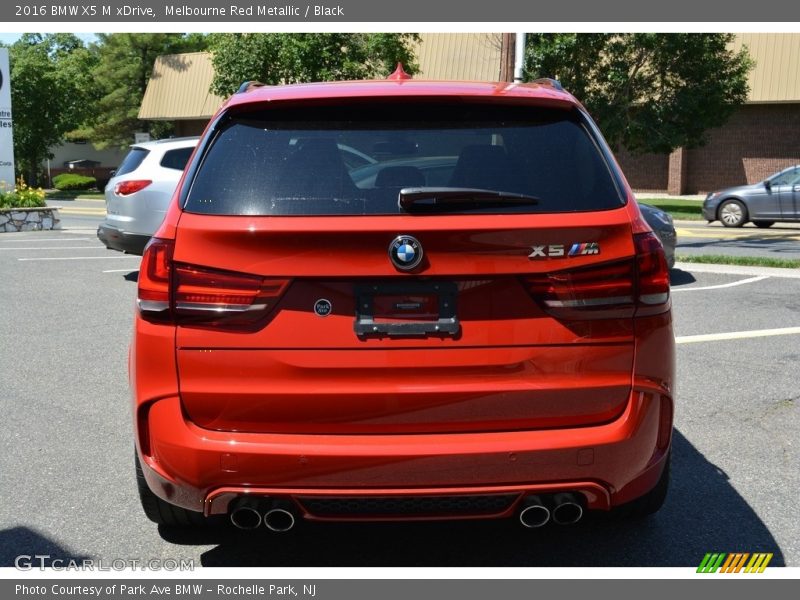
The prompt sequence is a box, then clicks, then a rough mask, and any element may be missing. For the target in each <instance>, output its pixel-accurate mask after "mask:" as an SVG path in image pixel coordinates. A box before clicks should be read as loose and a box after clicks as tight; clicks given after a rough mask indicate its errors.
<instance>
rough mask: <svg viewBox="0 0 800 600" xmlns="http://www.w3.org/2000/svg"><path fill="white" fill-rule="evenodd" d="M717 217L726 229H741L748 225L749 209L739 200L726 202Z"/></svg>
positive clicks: (720, 207) (721, 205) (721, 206)
mask: <svg viewBox="0 0 800 600" xmlns="http://www.w3.org/2000/svg"><path fill="white" fill-rule="evenodd" d="M717 216H718V217H719V221H720V223H722V224H723V225H724V226H725V227H741V226H742V225H744V224H745V223H747V207H746V206H745V205H744V204H742V203H741V202H739V201H738V200H733V199H730V200H725V201H724V202H723V203H722V204H720V205H719V209H718V210H717Z"/></svg>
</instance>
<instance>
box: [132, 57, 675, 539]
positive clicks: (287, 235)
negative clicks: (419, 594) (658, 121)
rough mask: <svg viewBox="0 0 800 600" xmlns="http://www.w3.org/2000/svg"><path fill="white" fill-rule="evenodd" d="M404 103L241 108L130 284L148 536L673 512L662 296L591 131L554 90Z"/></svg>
mask: <svg viewBox="0 0 800 600" xmlns="http://www.w3.org/2000/svg"><path fill="white" fill-rule="evenodd" d="M404 75H405V74H403V73H402V72H401V71H400V70H398V72H397V73H395V74H394V75H393V76H392V78H391V79H396V80H395V81H392V80H389V81H361V82H335V83H314V84H298V85H289V86H252V85H248V84H245V85H243V86H242V88H241V91H240V92H239V93H236V94H234V95H233V96H232V97H231V98H230V99H229V100H228V101H227V102H226V103H225V105H224V106H223V107H222V108H221V109H220V111H219V113H218V114H217V116H216V117H215V118H214V119H213V120H212V124H211V126H210V127H209V129H208V130H207V132H206V134H205V135H204V137H203V139H202V141H201V142H200V145H199V146H198V148H197V152H196V154H195V155H194V157H193V158H192V159H191V161H190V163H189V165H188V167H187V170H186V177H185V178H184V180H183V181H182V183H181V184H180V188H179V190H178V191H177V193H176V194H175V195H174V197H173V201H172V203H171V204H170V207H169V209H168V211H167V216H166V218H165V220H164V223H163V224H162V226H161V227H160V228H159V230H158V231H157V232H156V234H155V235H154V236H153V238H152V239H151V241H150V243H149V244H148V245H147V248H146V249H145V252H144V256H143V257H142V262H141V268H140V270H139V278H138V288H137V305H136V306H137V308H136V314H135V318H134V328H135V330H134V336H133V342H132V346H131V351H130V354H129V368H130V381H131V387H132V390H133V410H132V414H133V415H134V426H135V445H136V475H137V481H138V485H139V494H140V499H141V503H142V507H143V509H144V511H145V513H146V515H147V516H148V517H149V518H150V519H151V520H153V521H155V522H157V523H161V524H164V525H172V526H180V525H196V524H201V523H204V522H206V521H207V519H208V518H209V517H215V516H219V517H226V518H227V519H229V520H230V521H231V522H232V523H233V525H235V526H236V527H239V528H241V529H249V530H260V531H265V530H270V531H273V532H282V531H287V530H289V529H291V528H292V527H293V526H294V525H295V523H296V522H297V521H298V520H300V519H308V520H313V521H353V520H356V521H358V520H361V521H365V520H379V521H382V520H412V519H421V520H430V519H454V518H459V519H500V518H514V519H516V520H517V521H518V522H519V523H521V525H522V526H524V527H527V528H538V527H542V526H545V525H547V524H548V523H551V522H555V523H557V524H559V525H569V524H573V523H576V522H578V521H579V520H580V519H581V518H582V517H583V516H584V515H585V514H586V512H587V511H611V510H614V509H622V512H626V513H629V514H631V513H632V514H634V515H639V516H644V515H647V514H651V513H653V512H655V511H657V510H658V509H659V508H660V507H661V505H662V503H663V502H664V499H665V496H666V493H667V488H668V484H669V463H670V448H671V442H672V415H673V393H674V391H673V390H674V376H675V373H674V368H675V365H674V351H675V347H674V343H675V341H674V336H673V331H672V316H671V296H670V287H669V272H668V268H667V261H666V259H665V255H664V249H663V246H662V244H661V243H660V242H659V240H658V239H657V237H656V235H655V234H654V233H653V231H652V229H651V227H650V226H649V225H648V224H647V223H646V222H645V220H644V217H643V216H642V211H640V210H639V208H638V207H637V206H636V203H635V199H634V196H633V193H632V192H631V190H630V189H629V187H628V186H627V184H626V183H625V178H624V177H623V176H622V174H621V173H620V171H619V169H618V167H617V165H616V163H615V162H614V160H613V157H612V155H611V152H610V150H609V148H608V146H607V145H606V143H605V141H604V140H603V138H602V136H601V135H600V132H599V130H598V129H597V127H596V125H595V124H594V122H593V121H592V119H591V118H590V117H589V115H588V114H587V113H586V111H585V110H584V108H583V107H582V106H581V104H580V103H579V102H578V101H577V100H576V99H575V98H574V97H573V96H572V95H570V94H569V93H568V92H565V91H564V90H563V89H562V87H561V85H560V84H559V83H558V82H556V81H553V80H541V81H538V82H533V83H529V84H524V85H514V86H509V85H507V84H492V83H479V82H446V81H435V82H431V81H413V80H409V79H408V78H407V76H404ZM349 149H354V150H355V151H357V152H359V153H363V154H364V155H365V156H367V157H369V160H365V161H364V163H365V164H362V165H361V167H359V169H362V170H361V171H360V175H361V176H359V173H356V171H357V169H353V168H348V166H347V165H348V160H347V157H348V156H350V157H352V156H353V155H354V154H353V152H352V151H350V150H349ZM441 157H452V158H451V159H450V162H451V164H452V165H453V168H451V169H450V171H449V173H447V174H446V178H445V177H444V174H443V173H441V172H438V171H437V168H438V167H437V165H438V166H441V160H440V159H441ZM370 160H374V161H375V162H370ZM409 161H416V162H414V163H413V164H411V163H409ZM425 167H430V169H426V168H425ZM426 171H429V172H426ZM434 173H435V177H434ZM439 176H442V177H443V178H442V179H438V178H436V177H439Z"/></svg>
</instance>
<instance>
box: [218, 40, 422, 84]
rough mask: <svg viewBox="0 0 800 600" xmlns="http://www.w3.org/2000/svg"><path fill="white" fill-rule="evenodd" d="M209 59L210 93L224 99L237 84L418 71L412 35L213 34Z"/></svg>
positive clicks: (332, 78)
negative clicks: (211, 71) (399, 67)
mask: <svg viewBox="0 0 800 600" xmlns="http://www.w3.org/2000/svg"><path fill="white" fill-rule="evenodd" d="M210 38H211V39H210V49H211V51H212V52H213V54H214V57H213V62H214V70H215V76H214V82H213V84H212V87H211V90H212V91H213V92H214V93H215V94H218V95H220V96H224V97H227V96H229V95H230V94H232V93H233V92H235V91H236V90H237V89H238V87H239V86H240V85H241V83H242V82H243V81H248V80H258V81H261V82H263V83H268V84H273V85H275V84H282V83H298V82H306V81H333V80H342V79H368V78H372V77H379V76H386V75H388V74H389V73H391V72H392V71H393V70H394V68H395V66H396V65H397V63H398V62H402V63H403V65H404V68H405V70H406V72H408V73H410V74H413V73H416V72H417V71H418V70H419V67H418V65H417V64H416V62H415V61H414V52H413V48H414V45H415V43H416V42H418V41H419V36H418V35H417V34H412V33H291V34H290V33H249V34H230V33H219V34H212V35H211V36H210Z"/></svg>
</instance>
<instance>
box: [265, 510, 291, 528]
mask: <svg viewBox="0 0 800 600" xmlns="http://www.w3.org/2000/svg"><path fill="white" fill-rule="evenodd" d="M294 523H295V519H294V515H293V514H292V512H291V511H290V510H287V509H286V508H280V507H278V508H272V509H270V510H268V511H267V513H266V514H265V515H264V525H265V526H266V528H267V529H269V530H270V531H275V532H277V533H283V532H284V531H289V530H290V529H291V528H292V527H294Z"/></svg>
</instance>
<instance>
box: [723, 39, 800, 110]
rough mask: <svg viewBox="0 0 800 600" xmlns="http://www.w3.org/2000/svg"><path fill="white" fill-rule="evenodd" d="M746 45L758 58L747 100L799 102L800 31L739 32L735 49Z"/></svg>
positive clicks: (753, 56) (749, 81)
mask: <svg viewBox="0 0 800 600" xmlns="http://www.w3.org/2000/svg"><path fill="white" fill-rule="evenodd" d="M743 46H746V47H747V50H748V52H749V53H750V58H752V59H753V61H754V62H755V66H754V68H753V69H752V70H751V71H750V76H749V78H748V83H749V85H750V95H749V98H748V102H753V103H761V102H800V33H737V34H736V40H735V41H734V42H733V44H732V49H733V50H735V51H738V50H741V48H742V47H743Z"/></svg>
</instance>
